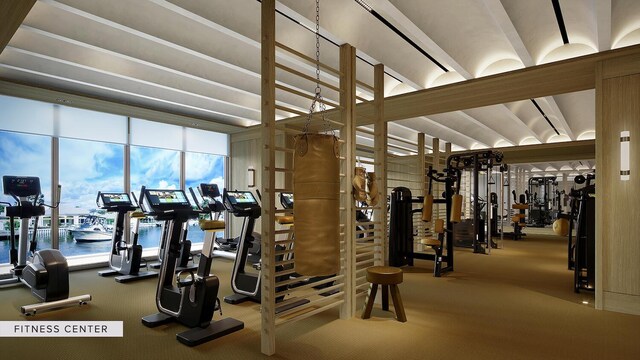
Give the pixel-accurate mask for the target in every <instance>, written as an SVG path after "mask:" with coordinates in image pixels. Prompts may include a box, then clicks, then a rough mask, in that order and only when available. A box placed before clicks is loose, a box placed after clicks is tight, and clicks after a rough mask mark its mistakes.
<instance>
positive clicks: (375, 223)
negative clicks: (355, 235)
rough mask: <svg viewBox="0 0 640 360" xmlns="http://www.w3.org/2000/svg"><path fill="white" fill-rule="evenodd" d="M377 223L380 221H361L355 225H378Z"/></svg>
mask: <svg viewBox="0 0 640 360" xmlns="http://www.w3.org/2000/svg"><path fill="white" fill-rule="evenodd" d="M361 209H366V208H361ZM378 224H380V221H363V222H359V223H357V225H360V226H369V225H378Z"/></svg>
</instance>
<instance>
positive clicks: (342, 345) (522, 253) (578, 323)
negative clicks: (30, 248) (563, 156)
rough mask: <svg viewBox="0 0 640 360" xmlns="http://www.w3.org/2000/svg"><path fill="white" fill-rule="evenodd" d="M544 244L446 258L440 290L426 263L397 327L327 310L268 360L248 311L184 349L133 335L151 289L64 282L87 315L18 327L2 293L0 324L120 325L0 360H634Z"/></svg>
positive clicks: (636, 354)
mask: <svg viewBox="0 0 640 360" xmlns="http://www.w3.org/2000/svg"><path fill="white" fill-rule="evenodd" d="M534 232H535V231H534ZM547 233H548V232H546V233H545V232H544V231H539V232H537V233H530V234H529V235H528V236H527V237H526V238H525V240H523V241H517V242H515V241H511V240H504V242H503V248H501V249H494V250H493V251H492V252H491V255H479V254H473V253H471V251H470V250H468V249H457V250H456V259H455V261H456V263H455V271H454V272H452V273H449V274H447V275H445V276H444V277H442V278H434V277H433V276H432V274H431V269H432V263H430V262H427V261H417V262H416V266H415V267H413V268H405V276H404V282H403V283H402V284H401V285H400V292H401V295H402V299H403V302H404V306H405V310H406V314H407V318H408V321H407V322H406V323H400V322H398V321H396V320H395V319H394V318H393V313H392V312H384V311H382V310H381V309H380V308H379V305H376V307H374V311H373V313H372V318H371V319H368V320H361V319H360V318H359V317H358V316H356V317H354V318H352V319H348V320H340V319H339V316H338V310H337V309H334V310H331V311H328V312H325V313H322V314H319V315H316V316H312V317H310V318H308V319H305V320H302V321H298V322H295V323H292V324H287V325H285V326H282V327H278V328H277V329H276V333H277V341H276V355H274V356H272V357H267V356H264V355H262V354H261V353H260V313H259V310H260V305H259V304H255V303H244V304H241V305H229V304H223V315H224V317H233V318H236V319H239V320H241V321H243V322H244V324H245V328H244V329H243V330H241V331H238V332H236V333H233V334H231V335H228V336H225V337H223V338H220V339H217V340H214V341H211V342H209V343H206V344H203V345H200V346H197V347H193V348H189V347H186V346H184V345H182V344H180V343H178V342H177V341H176V340H175V334H176V333H178V332H181V331H184V330H185V329H186V328H185V327H184V326H181V325H179V324H170V325H165V326H160V327H158V328H153V329H149V328H146V327H144V326H143V325H142V324H141V323H140V317H141V316H143V315H148V314H151V313H154V312H156V307H155V303H154V298H155V287H156V280H155V279H147V280H142V281H139V282H135V283H129V284H118V283H116V282H115V281H114V280H113V279H112V278H101V277H98V276H97V275H96V271H95V270H84V271H78V272H73V273H71V275H70V276H71V295H72V296H74V295H81V294H86V293H89V294H91V295H92V296H93V301H91V303H90V304H89V305H87V306H84V307H80V308H75V307H73V308H67V309H63V310H58V311H53V312H48V313H42V314H39V315H37V316H35V317H30V318H25V317H23V316H22V315H21V314H20V312H19V307H20V306H21V305H25V304H31V303H34V302H35V301H34V298H33V297H32V296H31V294H30V292H29V290H28V289H27V288H26V287H24V286H18V287H10V288H2V289H0V320H25V321H30V320H78V321H92V320H101V321H103V320H120V321H123V323H124V337H122V338H0V352H1V353H2V358H5V359H8V358H11V359H28V358H34V357H36V356H37V357H39V358H47V359H69V360H71V359H78V360H79V359H87V360H88V359H123V358H124V359H132V358H134V357H136V358H138V359H176V360H177V359H228V360H234V359H262V358H270V359H304V360H313V359H351V360H352V359H402V360H410V359H416V360H418V359H640V316H633V315H627V314H620V313H614V312H607V311H598V310H595V309H594V308H593V302H594V300H593V294H592V293H580V294H576V293H574V292H573V289H572V279H573V275H572V274H573V273H572V272H570V271H569V270H567V268H566V267H567V265H566V263H567V258H566V257H567V256H566V240H565V239H563V238H559V237H556V236H553V235H548V234H547ZM231 265H232V263H231V261H229V260H224V259H216V260H215V261H214V272H215V273H216V274H217V275H218V276H219V278H220V279H221V289H220V295H221V296H224V295H228V294H230V293H231V289H230V286H229V279H230V271H231ZM363 301H364V299H362V298H361V299H360V304H359V305H361V304H362V302H363ZM359 309H361V306H359ZM219 318H220V315H219V313H216V314H215V315H214V319H219Z"/></svg>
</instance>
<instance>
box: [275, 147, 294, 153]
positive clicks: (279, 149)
mask: <svg viewBox="0 0 640 360" xmlns="http://www.w3.org/2000/svg"><path fill="white" fill-rule="evenodd" d="M273 151H282V152H287V153H291V154H293V153H294V152H295V150H293V149H289V148H285V147H281V146H274V147H273Z"/></svg>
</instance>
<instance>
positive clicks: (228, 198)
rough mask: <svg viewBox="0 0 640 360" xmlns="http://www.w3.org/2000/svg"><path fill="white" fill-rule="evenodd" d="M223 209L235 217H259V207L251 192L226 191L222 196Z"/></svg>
mask: <svg viewBox="0 0 640 360" xmlns="http://www.w3.org/2000/svg"><path fill="white" fill-rule="evenodd" d="M222 200H223V201H224V207H225V208H226V209H227V211H228V212H230V213H232V214H234V215H235V216H238V217H242V216H250V217H253V218H258V217H260V211H261V208H260V205H259V204H258V202H257V201H256V198H255V197H253V194H252V193H251V191H227V190H224V193H223V194H222Z"/></svg>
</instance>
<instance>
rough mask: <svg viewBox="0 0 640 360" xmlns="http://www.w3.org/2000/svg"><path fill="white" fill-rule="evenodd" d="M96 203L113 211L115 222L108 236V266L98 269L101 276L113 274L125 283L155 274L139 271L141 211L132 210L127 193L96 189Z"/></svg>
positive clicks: (140, 258)
mask: <svg viewBox="0 0 640 360" xmlns="http://www.w3.org/2000/svg"><path fill="white" fill-rule="evenodd" d="M96 205H97V206H98V207H99V208H100V209H104V210H106V211H107V212H115V213H117V215H116V222H115V226H114V227H113V234H112V237H111V253H110V254H109V267H110V269H109V270H102V271H98V275H100V276H112V275H117V274H120V276H116V277H115V280H116V282H119V283H127V282H130V281H134V280H142V279H148V278H151V277H155V276H157V275H158V273H157V272H155V271H140V268H141V267H142V266H143V265H142V245H139V244H138V228H139V225H140V218H141V217H144V214H143V213H142V212H140V211H134V210H136V209H137V206H134V205H133V202H132V201H131V198H130V197H129V195H128V194H127V193H106V192H98V196H97V197H96ZM130 211H131V212H133V213H132V214H131V217H132V218H133V219H134V223H133V229H131V237H130V241H129V242H127V241H126V240H123V239H122V237H123V234H124V221H125V218H126V215H127V213H128V212H130Z"/></svg>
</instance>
